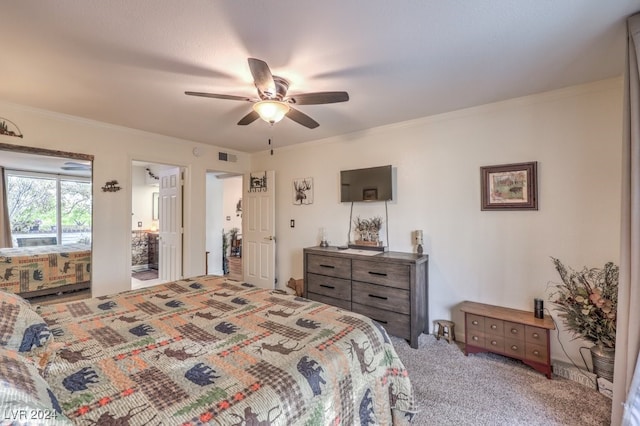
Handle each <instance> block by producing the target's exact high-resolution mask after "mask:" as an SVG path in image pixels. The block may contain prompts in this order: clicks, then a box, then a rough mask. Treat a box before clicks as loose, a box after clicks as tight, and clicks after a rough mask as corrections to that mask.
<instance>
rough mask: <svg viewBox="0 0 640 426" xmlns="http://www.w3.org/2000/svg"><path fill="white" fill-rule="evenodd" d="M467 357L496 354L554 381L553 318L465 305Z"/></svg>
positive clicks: (463, 307) (488, 306) (484, 305)
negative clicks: (552, 370)
mask: <svg viewBox="0 0 640 426" xmlns="http://www.w3.org/2000/svg"><path fill="white" fill-rule="evenodd" d="M460 310H461V311H462V312H464V325H465V327H464V335H465V350H464V351H465V355H469V354H470V353H477V352H493V353H497V354H500V355H505V356H508V357H511V358H516V359H519V360H521V361H522V362H524V363H525V364H527V365H529V366H531V367H533V368H535V369H536V370H538V371H539V372H541V373H543V374H545V375H546V376H547V378H548V379H550V378H551V355H550V349H551V348H550V345H549V332H550V330H553V329H555V325H554V323H553V321H552V320H551V318H549V317H548V316H545V317H544V318H536V317H534V315H533V312H529V311H521V310H517V309H511V308H504V307H501V306H493V305H486V304H483V303H476V302H462V304H461V305H460Z"/></svg>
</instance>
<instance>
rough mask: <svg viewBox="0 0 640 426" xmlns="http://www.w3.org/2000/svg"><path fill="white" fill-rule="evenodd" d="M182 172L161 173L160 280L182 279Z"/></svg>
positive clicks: (168, 171)
mask: <svg viewBox="0 0 640 426" xmlns="http://www.w3.org/2000/svg"><path fill="white" fill-rule="evenodd" d="M182 184H183V179H182V170H181V169H180V168H179V167H176V168H172V169H167V170H164V171H162V172H161V173H160V217H159V222H160V226H159V228H160V239H159V240H160V241H159V245H160V247H159V263H160V265H159V278H160V279H161V280H163V281H175V280H177V279H180V278H181V277H182V233H183V228H182Z"/></svg>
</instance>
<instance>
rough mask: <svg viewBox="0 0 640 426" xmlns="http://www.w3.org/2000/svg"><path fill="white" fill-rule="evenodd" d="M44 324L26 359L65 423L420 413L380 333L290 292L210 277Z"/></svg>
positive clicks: (84, 306)
mask: <svg viewBox="0 0 640 426" xmlns="http://www.w3.org/2000/svg"><path fill="white" fill-rule="evenodd" d="M38 315H39V316H40V317H41V319H42V321H43V322H44V323H46V331H44V332H43V333H42V334H40V335H39V336H40V337H41V338H40V339H39V338H33V337H29V338H28V339H27V340H28V342H33V343H34V345H33V346H32V348H30V349H26V346H28V345H26V346H25V345H24V344H22V349H23V350H26V351H27V352H26V354H27V355H28V354H29V351H31V352H34V351H35V353H36V354H37V355H36V356H34V355H31V356H27V357H26V359H29V362H32V364H33V366H37V368H39V369H40V375H41V377H44V379H43V380H44V381H45V383H44V384H41V385H42V386H44V387H45V388H46V393H45V391H44V390H41V392H40V394H41V395H45V396H44V397H43V399H44V402H42V401H40V403H44V404H50V407H52V408H49V410H50V411H51V410H54V409H56V407H58V408H57V410H58V411H56V413H57V412H59V413H60V416H59V417H57V419H56V420H57V421H58V422H60V421H61V420H63V419H65V420H66V419H69V421H70V422H72V424H86V425H96V424H129V425H154V424H155V425H157V424H163V425H174V424H175V425H201V424H211V425H329V424H335V425H338V424H341V425H372V424H376V425H377V424H408V423H410V422H411V420H412V418H413V416H414V414H415V412H416V408H415V407H414V402H413V391H412V387H411V383H410V379H409V375H408V373H407V371H406V369H405V368H404V366H403V364H402V362H401V361H400V360H399V358H398V357H397V354H396V352H395V349H394V347H393V345H392V344H391V342H390V340H389V338H388V335H387V333H386V332H385V331H384V329H383V328H382V327H381V326H380V325H379V324H377V323H375V322H374V321H372V320H370V319H369V318H367V317H364V316H361V315H359V314H355V313H351V312H347V311H343V310H341V309H339V308H336V307H332V306H329V305H325V304H323V303H320V302H315V301H311V300H308V299H303V298H300V297H296V296H295V295H290V294H287V293H286V292H284V291H280V290H266V289H261V288H257V287H253V286H251V285H249V284H245V283H240V282H236V281H231V280H228V279H225V278H223V277H214V276H200V277H194V278H191V279H185V280H180V281H175V282H171V283H167V284H161V285H157V286H153V287H148V288H144V289H140V290H134V291H128V292H124V293H120V294H117V295H113V296H106V297H99V298H93V299H86V300H82V301H75V302H69V303H63V304H57V305H50V306H43V307H41V308H39V311H38ZM41 328H42V326H41ZM13 334H16V333H13ZM31 334H33V333H31ZM25 335H26V333H25ZM18 340H20V339H18ZM24 340H25V339H24V338H23V339H22V340H21V342H23V341H24ZM0 341H2V326H1V325H0ZM16 342H17V341H16ZM16 342H14V343H16ZM43 342H44V343H43ZM39 343H40V346H38V344H39ZM23 354H25V352H24V351H23ZM0 364H1V363H0ZM1 376H2V368H1V367H0V380H1V379H2V377H1ZM8 376H10V377H15V374H14V375H8ZM6 386H7V385H6V384H5V387H6ZM1 388H2V386H0V389H1ZM46 395H49V398H48V399H47V397H46ZM0 402H2V401H1V400H0ZM63 416H64V417H63Z"/></svg>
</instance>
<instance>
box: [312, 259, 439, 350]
mask: <svg viewBox="0 0 640 426" xmlns="http://www.w3.org/2000/svg"><path fill="white" fill-rule="evenodd" d="M428 259H429V257H428V256H427V255H419V254H412V253H400V252H385V253H382V252H380V253H378V254H375V255H363V254H357V253H353V251H352V250H338V249H337V248H336V247H310V248H305V249H304V280H305V286H304V294H305V297H306V298H308V299H311V300H317V301H319V302H323V303H327V304H329V305H333V306H337V307H340V308H343V309H346V310H349V311H353V312H357V313H360V314H363V315H366V316H368V317H369V318H372V319H374V320H376V321H377V322H379V323H380V324H382V325H383V326H384V327H385V329H386V330H387V332H388V333H389V334H392V335H394V336H398V337H402V338H405V339H407V340H408V341H409V343H410V344H411V347H412V348H417V347H418V337H419V336H420V334H422V333H423V332H424V333H429V326H428V324H429V321H428V304H427V297H428V296H427V293H428Z"/></svg>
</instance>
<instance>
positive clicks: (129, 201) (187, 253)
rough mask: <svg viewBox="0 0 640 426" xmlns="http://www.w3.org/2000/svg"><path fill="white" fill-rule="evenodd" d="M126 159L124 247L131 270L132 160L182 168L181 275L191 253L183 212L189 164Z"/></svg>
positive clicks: (188, 188) (136, 157)
mask: <svg viewBox="0 0 640 426" xmlns="http://www.w3.org/2000/svg"><path fill="white" fill-rule="evenodd" d="M128 161H129V167H128V169H127V172H128V176H127V181H128V182H129V184H128V185H127V188H128V191H127V192H128V194H127V195H128V197H127V205H128V214H127V217H126V222H125V223H126V224H127V248H126V254H127V258H126V261H127V266H126V267H127V268H128V269H127V270H129V271H130V270H131V253H132V250H131V242H132V238H131V234H132V231H133V229H131V215H132V214H133V185H132V184H131V183H132V176H133V166H134V162H142V163H148V164H157V165H160V166H166V167H179V168H180V169H182V171H183V173H184V179H183V187H182V206H183V207H182V224H183V234H182V235H183V236H182V259H181V263H182V271H181V273H182V276H185V259H187V258H188V256H190V255H191V250H190V248H189V237H188V235H189V229H190V226H191V224H190V220H189V217H188V215H186V214H185V210H186V207H187V206H188V205H189V202H190V201H189V197H190V194H191V170H190V168H189V166H186V165H184V164H181V163H172V164H169V163H168V162H166V161H163V160H157V159H148V158H144V157H139V156H135V157H134V156H129V157H128ZM129 277H131V273H129ZM129 289H131V280H129Z"/></svg>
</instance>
